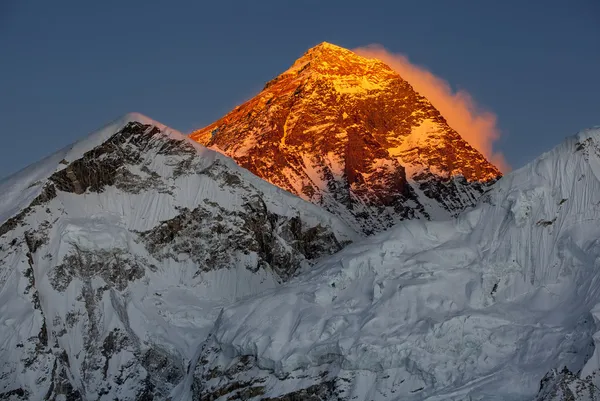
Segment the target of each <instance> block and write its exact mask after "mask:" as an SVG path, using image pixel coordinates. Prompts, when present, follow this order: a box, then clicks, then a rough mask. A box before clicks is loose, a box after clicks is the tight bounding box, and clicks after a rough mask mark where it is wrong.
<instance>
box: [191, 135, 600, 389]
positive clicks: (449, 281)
mask: <svg viewBox="0 0 600 401" xmlns="http://www.w3.org/2000/svg"><path fill="white" fill-rule="evenodd" d="M599 200H600V127H599V128H595V129H590V130H587V131H583V132H581V133H579V134H578V135H576V136H574V137H571V138H569V139H567V140H566V141H565V142H564V143H563V144H561V145H560V146H558V147H556V148H555V149H553V150H552V151H550V152H548V153H546V154H544V155H542V156H540V157H539V158H538V159H536V160H535V161H533V162H532V163H530V164H529V165H527V166H526V167H524V168H522V169H520V170H517V171H515V172H513V173H511V174H509V175H507V176H505V177H504V178H502V179H501V180H500V181H499V182H498V183H497V184H496V185H495V186H494V187H493V189H492V190H491V191H489V192H488V193H487V194H485V195H484V196H483V198H482V200H481V201H480V202H479V205H478V206H477V207H476V208H475V209H473V210H471V211H468V212H466V213H463V214H461V215H460V216H459V217H458V219H456V220H453V221H441V222H429V221H422V220H419V221H407V222H404V223H401V224H399V225H397V226H395V227H394V228H392V229H391V230H389V231H387V232H383V233H381V234H378V235H376V236H374V237H371V238H368V239H365V240H363V241H361V242H358V243H355V244H353V245H349V246H348V247H346V248H345V249H343V250H342V251H340V252H339V253H337V254H335V255H333V256H330V257H327V258H325V259H323V260H322V261H321V262H320V263H319V264H318V266H317V267H316V268H315V269H313V270H311V271H310V272H307V273H305V274H303V275H301V276H300V277H297V278H295V279H293V280H291V281H290V282H288V283H286V284H285V285H283V286H281V287H277V288H273V289H270V290H266V291H265V292H264V293H263V294H261V295H258V296H255V297H253V298H251V299H246V300H244V302H240V303H237V304H235V305H233V306H231V307H227V308H225V309H224V310H223V313H222V316H221V317H220V318H219V320H218V322H217V324H216V326H215V328H214V329H213V331H212V333H211V335H210V337H209V340H208V341H207V343H206V344H205V346H204V348H203V352H202V354H201V355H200V359H199V360H200V361H202V362H203V363H199V364H198V365H197V366H196V370H195V372H194V379H193V382H194V384H193V391H192V397H193V398H194V399H196V400H201V399H218V400H226V399H229V398H228V397H234V398H235V397H236V396H237V397H240V398H242V399H256V400H258V399H263V398H268V397H271V398H269V399H281V400H283V399H292V397H297V398H299V399H312V398H310V397H314V399H328V400H338V399H342V400H431V401H433V400H532V399H534V397H536V394H537V398H536V399H538V400H567V399H578V400H591V399H599V398H598V397H599V394H600V392H599V391H598V388H599V387H598V386H600V379H598V378H597V376H598V372H599V369H600V351H598V347H596V345H597V344H596V343H595V342H597V341H599V340H600V326H599V323H598V322H600V202H599ZM563 367H566V368H567V369H566V370H565V371H564V372H567V373H564V372H563V373H558V372H559V371H560V370H562V369H563ZM552 369H557V370H556V371H553V372H550V373H549V375H548V376H546V377H545V378H544V376H545V375H546V373H548V372H549V371H551V370H552ZM570 372H574V374H573V373H570ZM542 378H544V381H543V382H542V385H543V386H542V390H541V391H540V381H541V380H542ZM538 391H539V394H538ZM211 397H212V398H211ZM286 397H287V398H286Z"/></svg>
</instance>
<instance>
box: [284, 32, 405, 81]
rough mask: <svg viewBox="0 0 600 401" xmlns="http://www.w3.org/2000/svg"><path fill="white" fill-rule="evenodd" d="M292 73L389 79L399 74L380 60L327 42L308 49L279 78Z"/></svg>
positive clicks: (325, 76)
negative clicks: (378, 76) (375, 76)
mask: <svg viewBox="0 0 600 401" xmlns="http://www.w3.org/2000/svg"><path fill="white" fill-rule="evenodd" d="M291 74H297V75H299V76H310V75H317V76H321V77H324V78H327V77H329V78H332V79H333V78H335V77H340V76H348V75H355V76H361V77H362V76H367V77H368V76H374V75H380V79H382V78H383V79H389V78H391V77H392V76H394V75H397V74H396V73H395V72H394V71H393V70H392V69H391V68H389V67H388V66H387V65H385V64H384V63H383V62H382V61H380V60H377V59H369V58H365V57H362V56H359V55H358V54H356V53H353V52H352V51H350V50H348V49H345V48H343V47H340V46H336V45H333V44H331V43H327V42H323V43H320V44H319V45H317V46H315V47H313V48H311V49H309V50H308V51H306V53H304V55H302V57H300V58H299V59H298V60H296V61H295V62H294V64H293V65H292V66H291V67H290V68H289V69H288V70H287V71H285V72H284V73H283V74H281V75H280V76H279V77H278V78H281V77H283V76H289V75H291ZM357 84H358V82H357Z"/></svg>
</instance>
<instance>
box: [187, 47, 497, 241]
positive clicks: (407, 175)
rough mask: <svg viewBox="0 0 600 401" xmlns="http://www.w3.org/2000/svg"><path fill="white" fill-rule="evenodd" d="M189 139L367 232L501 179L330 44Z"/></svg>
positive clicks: (395, 81) (408, 97) (392, 76)
mask: <svg viewBox="0 0 600 401" xmlns="http://www.w3.org/2000/svg"><path fill="white" fill-rule="evenodd" d="M191 138H192V139H194V140H195V141H197V142H200V143H202V144H203V145H205V146H208V147H212V148H213V149H217V150H219V151H220V152H222V153H224V154H227V155H228V156H230V157H232V158H233V159H234V160H236V162H237V163H238V164H240V165H241V166H242V167H245V168H247V169H248V170H250V171H252V172H253V173H254V174H255V175H258V176H259V177H261V178H263V179H265V180H267V181H269V182H271V183H272V184H275V185H277V186H279V187H281V188H283V189H285V190H288V191H290V192H292V193H294V194H296V195H299V196H301V197H302V198H304V199H306V200H310V201H312V202H314V203H317V204H319V205H322V206H324V207H325V208H326V209H327V210H329V211H331V212H333V213H335V214H338V215H339V216H341V217H343V218H344V219H345V221H347V222H348V223H349V224H351V225H352V226H353V227H356V228H357V229H362V230H363V231H365V232H373V231H378V230H382V229H384V228H386V227H388V226H389V225H391V224H394V223H395V222H397V221H399V220H402V219H407V218H432V217H436V218H437V217H440V218H445V217H448V215H455V214H456V213H457V212H458V211H460V210H462V209H463V208H464V207H466V206H471V205H472V204H473V203H474V202H475V201H476V200H477V198H478V196H479V195H480V194H481V193H482V192H483V191H485V190H486V187H487V186H488V185H490V184H491V183H493V182H494V181H495V180H496V179H497V178H498V177H499V176H500V172H499V171H498V169H497V168H495V167H494V166H493V165H491V164H490V163H489V162H488V161H487V160H486V159H485V158H484V157H483V155H481V153H479V152H478V151H477V150H476V149H474V148H472V147H471V146H470V145H469V144H468V143H467V142H466V141H465V140H464V139H462V138H461V137H460V135H459V134H458V133H457V132H456V131H455V130H453V129H452V128H451V127H450V126H448V124H447V122H446V120H445V119H444V118H443V117H442V116H441V115H440V113H439V112H438V111H437V110H436V109H435V107H434V106H433V105H432V104H431V103H430V102H429V101H428V100H427V99H426V98H424V97H423V96H421V95H419V94H418V93H417V92H415V91H414V89H413V88H412V87H411V86H410V84H409V83H408V82H406V81H405V80H404V79H402V77H401V76H400V75H399V74H398V73H396V72H395V71H393V70H392V69H391V68H389V67H388V66H387V65H386V64H384V63H383V62H382V61H380V60H376V59H367V58H364V57H361V56H359V55H357V54H355V53H353V52H352V51H350V50H347V49H344V48H342V47H339V46H336V45H333V44H330V43H327V42H323V43H321V44H319V45H317V46H315V47H313V48H311V49H309V50H308V51H307V52H306V53H304V55H302V56H301V57H300V58H299V59H298V60H296V61H295V62H294V64H293V65H292V66H291V67H290V68H289V69H288V70H287V71H285V72H284V73H282V74H281V75H279V76H277V77H276V78H275V79H273V80H271V81H269V82H268V83H267V84H266V85H265V87H264V89H263V90H262V91H261V92H260V93H259V94H257V95H256V96H255V97H254V98H252V99H251V100H249V101H247V102H246V103H244V104H242V105H240V106H238V107H236V108H235V109H233V110H232V111H231V112H230V113H228V114H227V115H225V116H224V117H223V118H221V119H219V120H218V121H216V122H214V123H213V124H211V125H209V126H207V127H205V128H203V129H200V130H198V131H195V132H193V133H192V134H191Z"/></svg>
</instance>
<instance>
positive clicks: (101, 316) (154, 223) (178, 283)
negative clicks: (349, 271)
mask: <svg viewBox="0 0 600 401" xmlns="http://www.w3.org/2000/svg"><path fill="white" fill-rule="evenodd" d="M355 237H356V235H355V233H354V232H353V231H352V230H351V229H349V228H348V227H347V226H345V225H344V224H343V223H341V222H340V221H339V219H337V218H336V217H335V216H332V215H330V214H329V213H327V212H325V211H323V210H322V209H321V208H319V207H317V206H315V205H312V204H310V203H308V202H305V201H302V200H301V199H299V198H298V197H296V196H293V195H291V194H289V193H286V192H285V191H282V190H281V189H279V188H277V187H274V186H272V185H270V184H268V183H266V182H264V181H263V180H261V179H259V178H257V177H256V176H254V175H252V174H250V173H248V171H246V170H244V169H242V168H240V167H239V166H237V165H236V164H235V163H233V162H232V161H231V160H230V159H228V158H226V157H224V156H222V155H220V154H218V153H216V152H214V151H211V150H208V149H206V148H204V147H202V146H199V145H198V144H197V143H195V142H193V141H191V140H190V139H189V138H187V137H185V136H184V135H182V134H180V133H177V132H175V131H173V130H171V129H169V128H167V127H165V126H162V125H161V124H159V123H156V122H154V121H152V120H150V119H148V118H146V117H144V116H140V115H136V114H132V115H128V116H125V117H124V118H122V119H120V120H118V121H116V122H115V123H113V124H110V125H108V126H107V127H105V128H104V129H103V130H100V131H98V132H96V133H94V134H92V135H90V136H89V137H88V138H85V139H83V140H82V141H79V142H77V143H76V144H74V145H72V146H71V147H69V148H66V149H63V150H62V151H59V152H57V153H56V154H54V155H52V156H50V157H48V158H47V159H44V160H42V161H41V162H39V163H37V164H35V165H32V166H30V167H28V168H27V169H25V170H23V171H22V172H20V173H17V174H16V175H14V176H12V177H9V178H7V179H6V180H4V181H2V182H0V301H1V302H0V345H1V346H0V361H2V362H3V364H2V365H1V366H0V400H11V401H12V400H42V399H44V400H114V399H119V400H152V399H155V400H164V399H168V397H169V394H171V393H172V392H174V391H178V390H177V389H175V387H176V386H177V385H179V384H181V383H182V380H183V378H184V376H185V374H186V369H188V364H189V361H190V358H192V357H193V355H194V353H195V352H196V348H197V347H198V346H199V345H198V344H199V343H201V342H202V341H204V338H205V336H206V334H207V331H208V330H210V329H211V327H212V324H213V321H214V320H215V319H216V317H217V316H218V313H219V311H220V309H221V308H222V305H223V304H227V303H229V302H233V301H235V300H237V299H239V298H241V297H245V296H249V295H252V294H254V293H257V292H261V291H264V290H266V289H270V288H273V287H275V286H277V285H279V284H280V283H282V282H285V281H287V280H289V279H291V278H292V277H293V276H295V275H296V274H297V273H298V272H299V271H301V270H306V269H309V268H310V267H311V266H312V264H313V263H314V261H315V260H316V259H318V258H319V257H321V256H323V255H329V254H331V253H334V252H337V251H339V250H340V249H341V248H342V247H343V246H344V245H346V244H347V243H348V242H350V241H351V240H353V239H354V238H355Z"/></svg>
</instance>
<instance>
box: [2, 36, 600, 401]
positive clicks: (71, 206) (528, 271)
mask: <svg viewBox="0 0 600 401" xmlns="http://www.w3.org/2000/svg"><path fill="white" fill-rule="evenodd" d="M197 142H200V144H198V143H197ZM203 145H205V146H207V147H205V146H203ZM500 177H501V174H500V172H499V171H498V169H497V168H495V167H494V166H493V165H491V164H490V163H489V162H488V161H487V160H486V159H485V158H484V157H483V156H482V155H481V154H480V153H479V152H478V151H477V150H475V149H474V148H472V147H471V146H470V145H469V144H468V143H466V142H465V141H464V140H463V139H462V138H461V137H460V133H457V132H456V131H454V130H453V129H452V128H451V127H449V126H448V124H447V123H446V121H445V120H444V118H443V116H441V115H440V114H439V112H437V110H436V109H435V108H434V107H433V105H431V103H429V102H428V101H427V99H425V98H424V97H422V96H421V95H419V94H418V93H416V92H415V91H414V90H413V89H412V88H411V86H410V83H408V82H406V81H404V80H403V79H402V78H401V77H400V76H398V75H397V74H396V73H394V72H393V71H392V70H391V69H389V68H388V67H387V66H386V65H385V64H383V63H381V62H380V61H377V60H369V59H364V58H362V57H359V56H356V55H355V54H353V53H352V52H350V51H348V50H345V49H342V48H339V47H337V46H334V45H330V44H327V43H323V44H321V45H319V46H317V47H315V48H313V49H311V50H309V51H308V52H307V53H306V54H305V55H304V56H302V57H301V58H300V59H299V60H298V61H296V63H294V65H293V66H292V67H291V68H290V69H289V70H287V71H286V72H284V73H283V74H282V75H280V76H279V77H277V78H276V79H274V80H273V81H271V82H269V83H268V84H267V85H266V86H265V89H264V90H263V91H262V92H261V93H260V94H258V95H257V96H256V97H255V98H253V99H251V100H250V101H248V102H247V103H245V104H244V105H241V106H239V107H237V108H236V109H234V110H233V111H232V112H230V113H229V114H227V115H226V116H225V117H223V118H222V119H220V120H218V121H217V122H215V123H213V124H211V125H209V126H208V127H206V128H203V129H200V130H198V131H196V132H194V133H192V135H191V136H190V138H188V137H186V136H184V135H182V134H180V133H178V132H177V131H175V130H173V129H171V128H168V127H166V126H164V125H162V124H160V123H157V122H155V121H153V120H151V119H150V118H147V117H145V116H142V115H140V114H128V115H126V116H124V117H123V118H121V119H119V120H116V121H114V122H113V123H111V124H109V125H107V126H105V127H104V128H102V129H101V130H99V131H97V132H95V133H92V134H91V135H89V136H88V137H86V138H84V139H82V140H81V141H79V142H77V143H75V144H73V145H72V146H69V147H67V148H65V149H63V150H61V151H59V152H57V153H55V154H53V155H51V156H49V157H48V158H46V159H44V160H42V161H40V162H38V163H36V164H34V165H32V166H30V167H28V168H26V169H24V170H22V171H21V172H19V173H17V174H15V175H13V176H11V177H8V178H6V179H4V180H2V181H0V344H1V347H0V360H2V362H3V364H2V365H0V400H115V399H118V400H167V399H169V400H182V401H183V400H431V401H433V400H540V401H542V400H543V401H549V400H553V401H558V400H580V401H583V400H596V399H600V390H599V387H598V386H600V378H599V374H600V373H599V369H600V356H599V351H597V349H596V342H595V341H597V340H598V338H600V337H599V336H600V335H599V334H597V333H598V332H600V324H599V323H598V321H599V318H598V316H600V315H599V312H598V311H599V310H600V309H599V308H600V307H599V306H598V305H600V290H598V288H600V283H599V280H600V276H599V274H598V273H597V272H598V271H599V270H598V269H599V268H600V242H599V240H598V238H600V228H599V227H600V225H599V224H598V223H599V221H598V220H599V219H600V206H599V205H598V199H600V128H597V129H589V130H586V131H582V132H581V133H579V134H577V135H575V136H572V137H569V138H568V139H567V140H566V141H565V142H564V143H562V144H560V145H559V146H557V147H556V148H555V149H553V150H552V151H550V152H548V153H546V154H544V155H542V156H540V157H539V158H538V159H536V160H535V161H533V162H532V163H530V164H528V165H527V166H525V167H523V168H521V169H519V170H517V171H514V172H512V173H509V174H507V175H506V176H504V177H502V178H500ZM278 187H279V188H278Z"/></svg>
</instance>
